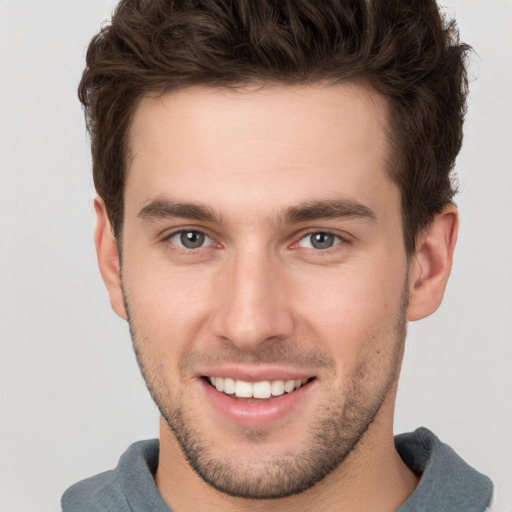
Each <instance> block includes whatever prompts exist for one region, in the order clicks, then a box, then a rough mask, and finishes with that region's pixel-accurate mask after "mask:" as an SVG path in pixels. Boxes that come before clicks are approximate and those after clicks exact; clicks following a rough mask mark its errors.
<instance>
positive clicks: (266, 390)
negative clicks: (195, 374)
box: [209, 377, 308, 399]
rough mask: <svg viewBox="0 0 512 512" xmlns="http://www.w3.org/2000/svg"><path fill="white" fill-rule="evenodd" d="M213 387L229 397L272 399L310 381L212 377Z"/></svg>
mask: <svg viewBox="0 0 512 512" xmlns="http://www.w3.org/2000/svg"><path fill="white" fill-rule="evenodd" d="M209 380H210V382H211V383H212V385H213V386H214V387H215V388H216V389H217V391H221V392H224V393H226V394H227V395H235V396H237V397H238V398H260V399H265V398H270V397H271V396H280V395H283V394H284V393H291V392H292V391H294V390H295V389H299V388H300V387H301V386H303V385H304V384H306V382H307V381H308V379H295V380H293V379H290V380H286V381H285V380H273V381H269V380H263V381H260V382H246V381H243V380H235V379H231V378H230V377H225V378H224V377H210V378H209Z"/></svg>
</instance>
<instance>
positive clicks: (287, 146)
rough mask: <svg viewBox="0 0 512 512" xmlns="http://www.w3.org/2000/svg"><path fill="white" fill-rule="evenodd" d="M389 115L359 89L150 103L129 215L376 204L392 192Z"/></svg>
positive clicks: (135, 142)
mask: <svg viewBox="0 0 512 512" xmlns="http://www.w3.org/2000/svg"><path fill="white" fill-rule="evenodd" d="M386 116H387V109H386V103H385V100H384V99H383V98H382V97H381V96H380V95H378V94H377V93H375V92H373V91H372V90H370V89H368V88H366V87H363V86H360V85H355V84H342V85H333V86H323V85H318V84H317V85H311V86H264V87H254V88H243V89H238V90H227V89H215V88H188V89H184V90H182V91H178V92H173V93H169V94H164V95H160V96H152V97H148V98H144V99H143V100H142V101H141V103H140V105H139V106H138V108H137V110H136V112H135V115H134V118H133V121H132V125H131V130H130V134H129V135H130V137H129V140H130V150H131V157H132V158H131V165H130V168H129V169H128V175H127V185H126V194H125V203H126V206H127V207H129V203H130V202H131V201H132V200H133V201H135V202H138V204H137V206H138V207H140V206H141V201H148V200H151V199H154V198H155V197H157V196H159V195H160V196H161V195H169V194H171V195H173V196H174V197H176V195H177V196H183V195H185V196H186V197H178V198H179V199H190V196H191V195H194V199H196V200H197V201H200V202H206V203H211V202H212V201H214V202H215V201H218V200H219V198H220V197H222V198H223V204H224V206H226V207H228V206H229V205H230V204H231V205H233V206H237V207H238V208H242V209H243V207H244V206H246V205H247V203H248V201H249V202H252V205H253V206H254V205H258V204H259V205H260V207H261V209H263V207H264V205H267V204H268V205H269V207H270V206H271V204H270V203H272V201H273V204H272V206H273V207H279V206H281V205H282V207H283V208H285V207H287V206H289V204H292V203H293V202H299V201H307V200H311V199H329V198H338V197H339V196H343V197H348V196H354V195H357V196H359V197H357V199H358V200H359V199H361V200H363V201H364V200H366V202H368V201H370V202H372V201H373V200H375V198H376V196H377V195H379V194H380V195H382V192H383V191H384V189H383V186H386V187H388V188H390V190H391V189H392V188H393V187H394V185H393V184H392V183H391V181H390V179H389V178H388V175H387V172H386V164H387V160H388V158H387V154H388V143H387V137H386V133H387V117H386ZM395 192H396V191H395ZM330 196H331V197H330ZM365 196H366V197H365ZM384 197H385V195H384ZM394 199H396V198H394Z"/></svg>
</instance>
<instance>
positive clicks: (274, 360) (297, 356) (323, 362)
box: [179, 340, 335, 374]
mask: <svg viewBox="0 0 512 512" xmlns="http://www.w3.org/2000/svg"><path fill="white" fill-rule="evenodd" d="M227 363H229V364H243V365H248V366H250V365H256V364H262V363H263V364H269V365H272V364H275V365H281V366H293V367H294V368H322V369H324V370H329V369H331V370H334V369H335V364H334V361H333V360H332V359H331V358H330V357H328V356H327V355H326V354H325V353H324V352H322V351H321V350H319V349H309V350H304V349H301V348H300V347H298V346H296V345H294V344H292V343H290V342H283V341H270V340H269V341H268V342H266V343H263V344H261V345H259V346H258V347H256V348H255V349H254V350H253V351H250V352H248V351H242V350H240V349H239V348H238V347H237V346H235V345H232V344H227V343H226V344H224V345H220V346H218V347H215V349H213V350H212V349H211V348H209V349H206V350H204V351H200V350H190V351H187V352H185V353H184V354H183V355H182V357H181V358H180V361H179V369H180V372H183V373H185V374H186V373H190V371H191V370H193V369H194V368H197V367H203V366H219V365H222V364H227Z"/></svg>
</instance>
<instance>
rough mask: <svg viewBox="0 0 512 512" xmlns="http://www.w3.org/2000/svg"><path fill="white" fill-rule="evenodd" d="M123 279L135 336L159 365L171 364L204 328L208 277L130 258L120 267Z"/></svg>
mask: <svg viewBox="0 0 512 512" xmlns="http://www.w3.org/2000/svg"><path fill="white" fill-rule="evenodd" d="M123 282H124V286H125V292H126V296H127V298H128V302H129V311H130V316H131V321H132V328H133V329H134V330H135V331H136V335H137V338H139V339H140V340H142V341H143V342H144V343H145V344H146V345H150V346H151V351H152V352H153V353H154V354H155V358H157V359H159V360H160V364H164V365H165V366H169V367H170V366H173V367H174V366H175V365H176V364H177V361H178V358H179V357H180V355H181V354H183V352H184V351H186V350H187V348H189V347H191V346H192V344H193V341H194V339H197V338H198V337H199V333H200V331H201V329H203V328H204V325H205V323H206V322H205V318H207V316H208V308H207V304H208V303H209V299H208V298H209V296H210V291H209V287H208V286H207V285H206V283H208V282H209V280H208V279H206V276H204V275H202V274H201V272H198V271H195V272H191V271H190V270H185V269H184V270H183V271H180V270H177V269H175V268H174V269H173V268H170V267H169V265H165V264H162V263H155V264H149V263H148V262H145V263H144V264H139V263H137V262H136V261H135V260H132V261H127V262H126V266H125V268H124V269H123Z"/></svg>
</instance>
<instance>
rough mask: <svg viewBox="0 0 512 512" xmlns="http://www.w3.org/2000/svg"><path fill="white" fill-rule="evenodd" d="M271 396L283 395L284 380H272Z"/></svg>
mask: <svg viewBox="0 0 512 512" xmlns="http://www.w3.org/2000/svg"><path fill="white" fill-rule="evenodd" d="M271 388H272V396H280V395H284V380H274V381H272V386H271Z"/></svg>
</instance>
